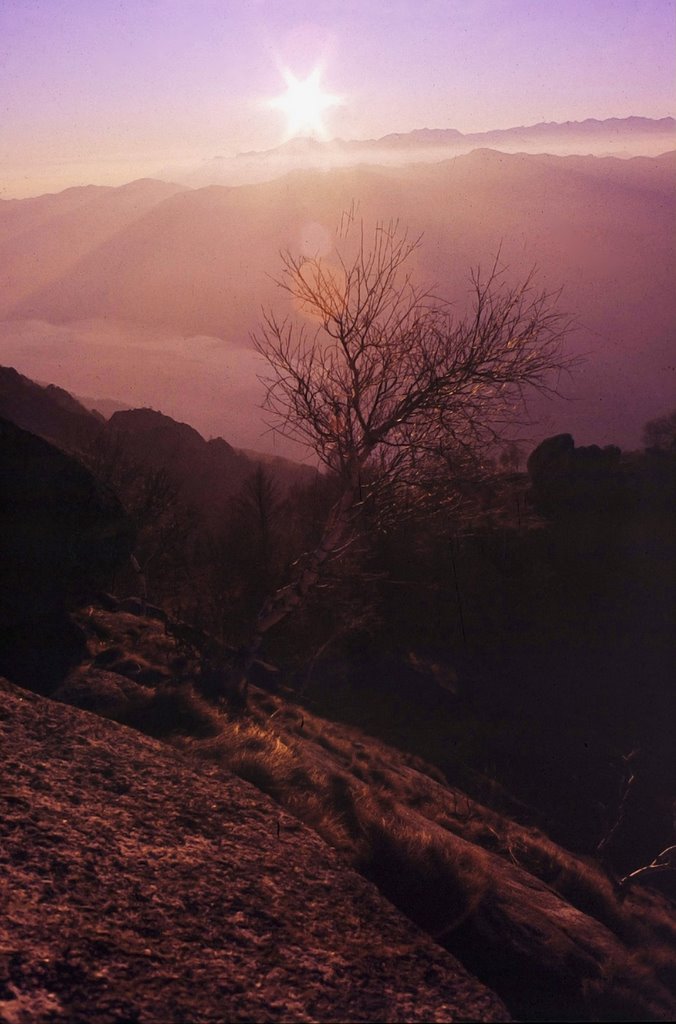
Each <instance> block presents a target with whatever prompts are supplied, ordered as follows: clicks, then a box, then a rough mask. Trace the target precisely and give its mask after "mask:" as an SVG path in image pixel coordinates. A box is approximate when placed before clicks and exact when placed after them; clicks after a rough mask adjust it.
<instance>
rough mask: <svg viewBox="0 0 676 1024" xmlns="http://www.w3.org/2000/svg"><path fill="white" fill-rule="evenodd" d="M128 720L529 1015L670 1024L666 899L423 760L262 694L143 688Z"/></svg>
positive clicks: (672, 935)
mask: <svg viewBox="0 0 676 1024" xmlns="http://www.w3.org/2000/svg"><path fill="white" fill-rule="evenodd" d="M158 641H159V642H157V643H156V649H155V651H154V652H153V654H154V655H155V656H157V655H158V654H159V648H160V647H161V646H163V638H158ZM127 653H129V651H128V648H127ZM144 655H145V656H146V657H147V658H148V661H149V663H150V662H151V661H152V658H151V657H150V656H149V655H148V654H147V651H145V650H144ZM165 657H166V653H165ZM104 660H105V659H104ZM164 663H165V664H166V660H165V662H164ZM99 675H101V673H99ZM127 686H132V684H131V683H127ZM149 694H150V696H149ZM124 696H125V695H124V694H122V696H120V693H116V701H120V700H122V699H123V698H124ZM75 702H77V701H75ZM102 703H103V704H104V705H105V701H104V702H102ZM101 711H102V713H104V714H107V713H108V714H110V711H109V710H106V707H104V706H102V707H101ZM114 717H117V718H118V720H121V721H125V722H126V723H127V724H130V725H133V726H134V727H136V728H139V729H141V730H143V731H144V732H149V733H151V734H152V735H155V736H161V737H165V738H168V739H170V741H171V742H172V743H174V744H175V745H177V746H178V747H179V748H180V749H182V750H183V751H184V752H185V753H187V754H189V755H191V756H194V757H199V758H207V759H209V760H211V761H214V762H216V763H218V764H220V765H223V766H224V767H226V768H228V769H229V770H230V771H232V772H234V773H235V774H236V775H238V776H240V777H241V778H243V779H246V780H248V781H249V782H251V783H253V784H254V785H255V786H257V787H258V788H260V789H261V790H263V791H264V792H266V793H268V794H269V795H270V796H271V797H272V798H273V799H275V800H276V801H277V802H278V803H279V804H280V805H281V806H282V807H284V808H285V810H286V811H288V812H289V813H290V814H292V815H294V816H295V817H297V818H298V819H300V820H301V821H303V822H304V823H305V824H306V825H308V826H309V827H311V828H313V829H314V830H315V831H316V832H318V833H319V834H320V835H321V836H322V837H323V838H324V840H325V841H326V842H327V843H329V844H330V845H331V846H332V847H334V848H335V849H337V850H338V851H340V852H341V853H342V854H343V855H344V857H345V858H346V859H347V860H348V861H349V862H350V863H351V864H352V865H353V866H354V867H356V868H357V869H358V870H359V871H361V872H362V873H363V874H364V875H365V876H367V877H369V878H370V879H371V880H373V881H374V882H375V883H376V884H377V885H378V887H379V888H380V889H381V890H382V892H383V893H384V894H385V895H386V896H387V897H388V898H389V899H390V900H391V901H392V902H393V903H394V904H396V905H397V906H398V907H399V908H400V909H401V910H403V911H404V913H406V914H407V915H408V916H409V917H410V918H411V919H412V920H414V921H415V922H416V923H418V924H419V925H420V926H421V927H423V928H424V929H426V930H427V931H428V932H430V933H431V934H432V935H434V936H435V937H436V938H437V940H438V941H439V942H440V943H442V944H443V945H445V946H446V947H447V948H449V949H450V950H451V951H453V952H455V953H456V955H458V956H459V957H460V959H462V960H464V962H465V963H466V964H467V965H468V966H469V967H470V969H471V970H473V971H474V973H476V974H478V975H479V976H480V977H482V979H483V980H485V981H487V982H488V983H489V984H490V985H491V986H492V987H494V988H495V989H496V991H498V992H499V994H501V995H502V996H503V998H505V999H506V1000H507V1002H508V1005H510V1008H511V1010H512V1012H513V1013H514V1014H515V1015H516V1016H521V1017H522V1018H526V1019H533V1020H534V1019H542V1020H544V1019H552V1018H553V1017H554V1016H555V1015H556V1012H557V1007H558V1009H559V1011H561V1009H562V1008H565V1010H566V1015H567V1017H568V1018H569V1019H605V1020H611V1019H618V1017H625V1018H626V1019H641V1018H642V1017H643V1016H645V1017H646V1018H648V1019H656V1020H659V1019H668V1017H669V1007H670V1006H672V1007H673V1001H671V997H670V995H669V992H668V989H672V991H673V988H674V985H675V984H676V978H675V976H674V975H675V973H676V972H675V966H674V965H675V961H674V952H673V951H674V948H675V947H676V923H675V922H674V919H673V915H672V914H671V913H670V909H669V906H668V903H667V901H666V900H665V899H664V898H662V897H660V896H659V895H658V894H654V893H651V892H650V891H649V890H643V889H640V888H638V887H636V888H635V889H634V890H632V891H630V892H628V893H626V894H622V893H618V892H617V891H616V889H615V887H614V886H613V884H612V882H611V881H610V880H609V879H608V877H607V876H606V875H605V874H604V873H603V871H602V870H601V869H600V867H599V866H598V865H597V864H596V863H594V862H593V861H592V860H590V859H584V858H581V857H578V856H575V855H573V854H571V853H569V852H568V851H566V850H564V849H562V848H561V847H560V846H558V845H557V844H555V843H553V842H552V841H551V840H550V839H548V837H547V836H546V835H544V834H543V833H542V832H541V831H540V830H538V829H536V828H533V827H524V826H521V825H519V824H517V823H515V822H514V821H512V820H510V819H509V818H506V817H505V816H503V815H502V814H499V813H497V812H496V811H493V810H491V809H489V808H488V807H486V806H484V805H482V804H480V803H478V802H477V801H475V800H472V799H471V798H469V797H468V796H466V795H465V794H464V793H462V792H461V791H459V790H457V789H455V788H453V787H451V786H449V785H447V784H446V782H445V780H444V779H443V776H441V774H440V773H439V772H438V770H436V769H433V768H430V767H429V766H427V765H426V764H425V763H424V762H422V761H420V759H418V758H413V757H411V756H407V755H404V754H401V753H399V752H398V751H396V750H393V749H391V748H388V747H386V746H385V745H384V744H382V743H380V742H379V741H377V740H374V739H372V738H370V737H367V736H365V735H364V734H362V733H360V732H359V731H358V730H357V729H354V728H350V727H348V726H345V725H337V724H334V723H331V722H328V721H325V720H322V719H320V718H318V717H316V716H314V715H313V714H311V713H310V712H308V711H307V710H305V709H301V708H298V707H295V706H293V705H290V704H289V703H288V702H285V701H284V700H283V699H281V698H279V697H276V696H271V695H269V694H263V693H259V692H254V694H253V698H252V701H251V706H250V708H249V711H248V713H247V714H244V715H238V716H237V717H235V716H231V715H229V714H228V712H227V710H225V709H223V708H216V707H214V706H213V705H210V704H208V703H207V702H206V701H205V700H204V699H203V698H201V697H200V696H199V695H198V694H197V693H196V692H195V691H194V690H193V689H192V687H191V686H189V685H186V684H181V685H178V684H176V685H166V684H163V685H161V686H159V687H157V688H156V689H155V690H154V691H153V690H150V691H148V689H147V688H146V687H137V688H136V690H134V691H133V692H130V694H129V695H128V699H127V703H126V705H125V707H124V708H122V709H121V708H120V707H119V706H116V708H115V715H114ZM554 894H556V895H554ZM557 897H560V900H557ZM573 908H574V909H573ZM538 914H539V915H540V916H539V917H538ZM529 915H530V916H529ZM533 915H535V916H534V917H533ZM547 915H549V916H547ZM559 918H560V920H559ZM533 922H535V924H534V923H533ZM548 928H549V929H550V931H548V930H547V929H548ZM538 929H540V930H541V933H539V932H538ZM576 929H577V930H578V932H577V933H576ZM568 932H570V935H569V934H568ZM578 933H579V935H578V937H577V938H576V937H575V936H576V934H578ZM571 935H572V938H571ZM585 944H586V945H585ZM587 947H588V948H587ZM529 999H530V1000H531V1001H530V1002H529Z"/></svg>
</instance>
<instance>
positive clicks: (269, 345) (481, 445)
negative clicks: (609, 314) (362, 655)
mask: <svg viewBox="0 0 676 1024" xmlns="http://www.w3.org/2000/svg"><path fill="white" fill-rule="evenodd" d="M420 244H421V242H420V239H410V238H409V237H408V234H407V232H405V231H401V230H400V229H399V227H398V225H397V224H392V223H390V224H379V225H378V226H377V227H376V228H375V231H374V233H373V236H372V238H370V239H368V240H367V237H366V231H365V229H364V226H363V224H362V225H360V226H357V225H356V224H355V223H354V218H353V217H349V218H348V223H347V229H346V230H345V231H341V232H339V237H338V243H337V247H336V253H335V254H334V255H332V257H331V258H330V259H325V258H322V257H319V256H317V257H313V258H308V257H305V256H296V255H294V254H292V253H291V252H289V251H286V252H284V253H283V254H282V257H281V258H282V271H281V275H280V277H279V279H278V282H277V283H278V285H279V286H280V288H282V289H283V290H284V291H286V292H287V293H288V294H289V295H290V296H291V298H292V299H293V301H294V304H295V307H296V310H297V313H296V315H295V316H291V317H288V318H286V319H280V318H279V317H278V316H277V315H276V314H275V313H273V312H267V313H265V314H264V319H263V322H262V324H261V327H260V329H259V331H258V332H257V333H256V334H255V335H254V338H253V340H254V343H255V345H256V348H257V349H258V351H259V352H260V354H261V355H262V356H263V358H264V359H265V361H266V364H267V368H266V372H265V375H264V377H263V380H264V383H265V385H266V389H267V390H266V397H265V408H266V409H267V411H268V413H269V414H271V425H272V426H273V427H274V428H275V429H277V430H278V431H279V432H280V433H282V434H283V435H285V436H286V437H289V438H292V439H294V440H296V441H300V442H301V443H303V444H305V445H307V446H309V447H310V448H311V449H312V450H313V451H314V452H315V453H316V455H317V456H318V458H319V460H320V461H321V463H323V465H324V466H325V467H326V469H327V470H329V471H330V472H331V473H332V474H334V475H335V477H336V478H337V480H338V484H339V486H338V498H337V500H336V503H335V504H334V506H333V508H332V510H331V512H330V514H329V516H328V519H327V522H326V525H325V528H324V532H323V536H322V539H321V541H320V543H319V545H318V546H317V548H316V549H315V550H314V551H312V552H310V553H309V554H308V555H307V556H306V557H305V558H304V559H302V560H301V562H300V563H299V564H298V573H297V576H296V579H295V580H294V581H293V582H292V583H290V584H289V585H288V586H286V587H284V588H282V589H281V590H279V591H278V592H277V593H276V594H274V595H272V596H271V597H270V598H269V600H268V601H267V602H266V604H265V605H264V607H263V608H262V610H261V612H260V615H259V617H258V620H257V623H256V632H255V637H254V639H253V641H252V650H256V649H257V648H258V646H259V645H260V642H261V639H262V637H263V635H264V634H265V633H266V632H267V631H268V630H269V629H270V628H271V627H272V626H273V625H275V624H276V623H277V622H279V621H280V620H281V619H283V618H284V617H285V616H286V615H287V614H288V613H289V612H290V611H291V610H292V609H293V608H294V607H296V606H297V605H298V604H299V603H301V602H302V601H303V600H304V598H305V596H306V594H307V593H308V591H309V590H310V588H311V587H312V586H313V585H314V584H315V583H316V582H317V581H318V579H319V577H320V575H321V572H322V567H323V566H324V564H325V563H326V562H327V561H328V560H330V559H332V558H334V557H336V555H338V554H339V553H340V552H341V550H343V549H344V547H345V545H346V544H348V543H349V542H350V537H351V535H352V533H353V531H354V525H355V521H356V517H357V515H358V511H359V509H360V508H361V507H363V505H364V502H365V501H367V500H373V501H374V502H375V505H376V507H378V503H380V507H381V508H384V509H389V510H390V511H391V510H392V507H393V503H394V504H398V503H401V502H402V501H403V502H405V503H408V504H409V505H410V504H413V505H414V506H415V505H416V504H419V503H422V504H425V503H429V502H430V501H433V502H437V503H439V502H443V501H445V500H448V498H449V495H450V494H451V492H452V483H453V476H454V474H455V473H457V472H458V467H459V466H462V465H464V463H465V462H466V460H467V459H468V458H470V457H472V456H474V455H475V454H476V452H477V451H480V450H485V449H486V447H487V446H491V445H494V444H496V443H497V442H498V441H499V440H500V438H501V437H504V434H505V428H506V426H507V425H508V424H511V423H514V421H515V420H519V419H520V418H522V417H523V416H524V415H525V414H526V412H527V410H526V402H527V397H528V392H529V391H533V390H534V391H538V392H541V393H542V392H544V393H554V392H556V389H557V386H558V378H559V374H560V373H561V371H562V370H564V369H565V368H566V367H567V366H568V365H569V362H570V361H569V360H567V359H566V358H565V357H564V355H563V351H562V342H563V338H564V335H565V332H566V329H567V327H568V320H567V319H566V317H565V316H563V315H562V314H561V313H560V312H558V311H557V308H556V301H557V295H556V294H552V293H549V292H547V291H539V290H538V289H537V288H536V287H535V283H534V279H533V276H532V275H531V276H529V277H528V278H527V279H526V280H525V281H523V282H522V283H521V284H519V285H517V286H510V285H508V284H507V283H506V280H505V274H504V272H503V271H502V270H501V269H500V268H499V266H498V261H497V260H496V261H495V263H494V264H493V265H492V267H491V268H490V270H489V271H488V273H487V274H484V273H482V271H481V270H480V269H477V270H476V271H474V272H473V273H472V274H471V278H470V280H471V297H472V298H471V304H470V309H469V311H468V312H466V313H465V314H464V315H463V316H462V317H460V318H457V317H456V316H455V313H454V310H453V308H452V306H451V304H450V303H449V302H448V301H446V300H444V299H441V298H439V297H437V296H436V295H435V294H434V292H433V291H432V290H431V289H428V288H425V287H423V286H421V285H419V284H417V283H416V282H415V280H414V277H413V273H412V260H413V256H414V254H415V253H416V251H417V250H418V248H419V247H420Z"/></svg>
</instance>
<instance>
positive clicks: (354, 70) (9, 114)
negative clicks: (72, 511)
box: [0, 0, 676, 197]
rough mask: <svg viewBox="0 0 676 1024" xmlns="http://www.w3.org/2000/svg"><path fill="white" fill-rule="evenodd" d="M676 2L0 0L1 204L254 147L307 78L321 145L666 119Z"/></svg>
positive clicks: (274, 140)
mask: <svg viewBox="0 0 676 1024" xmlns="http://www.w3.org/2000/svg"><path fill="white" fill-rule="evenodd" d="M675 48H676V0H594V2H591V0H389V2H385V0H383V2H374V0H342V2H337V0H312V2H310V0H0V55H1V56H0V195H1V196H4V197H7V196H11V195H25V194H30V193H35V192H40V191H45V190H46V189H47V188H63V187H65V186H66V185H69V184H82V183H85V182H97V183H119V182H122V181H126V180H129V179H130V178H132V177H137V176H139V175H145V174H157V173H158V172H159V171H160V170H161V168H162V167H163V166H165V165H171V164H172V163H180V162H184V161H191V160H195V161H197V160H199V159H202V158H207V157H210V156H213V155H215V154H224V155H228V154H233V153H236V152H238V151H242V150H246V149H265V148H268V147H272V146H275V145H278V144H279V143H280V142H282V141H283V140H284V137H285V133H286V130H287V120H286V118H285V116H284V113H283V111H281V110H279V109H274V108H273V107H272V106H270V104H269V100H270V99H272V98H273V97H275V96H278V95H279V94H280V93H283V92H284V90H285V84H284V79H283V75H282V72H283V69H284V68H286V69H288V70H290V71H291V72H292V73H293V74H294V75H296V76H297V77H298V78H301V79H302V78H304V77H306V76H307V75H309V74H310V73H311V72H312V71H313V69H314V68H315V67H316V66H318V65H321V66H322V68H323V71H322V78H321V82H322V86H323V88H324V89H325V91H326V92H329V93H332V94H335V95H338V96H340V97H341V98H342V100H343V102H342V103H341V105H339V106H334V107H331V108H329V109H327V110H326V112H325V114H324V123H325V126H326V130H327V133H328V134H330V135H332V136H340V137H343V138H367V137H378V136H381V135H384V134H386V133H388V132H392V131H408V130H410V129H412V128H420V127H425V126H427V127H439V128H446V127H454V128H458V129H460V130H461V131H465V132H467V131H481V130H485V129H489V128H497V127H510V126H512V125H518V124H532V123H535V122H537V121H543V120H547V121H550V120H553V121H562V120H582V119H584V118H586V117H599V118H605V117H614V116H615V117H623V116H627V115H630V114H641V115H645V116H648V117H664V116H665V115H668V114H671V115H673V114H674V113H675V112H676V103H675V100H674V71H675V63H676V58H675Z"/></svg>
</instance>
